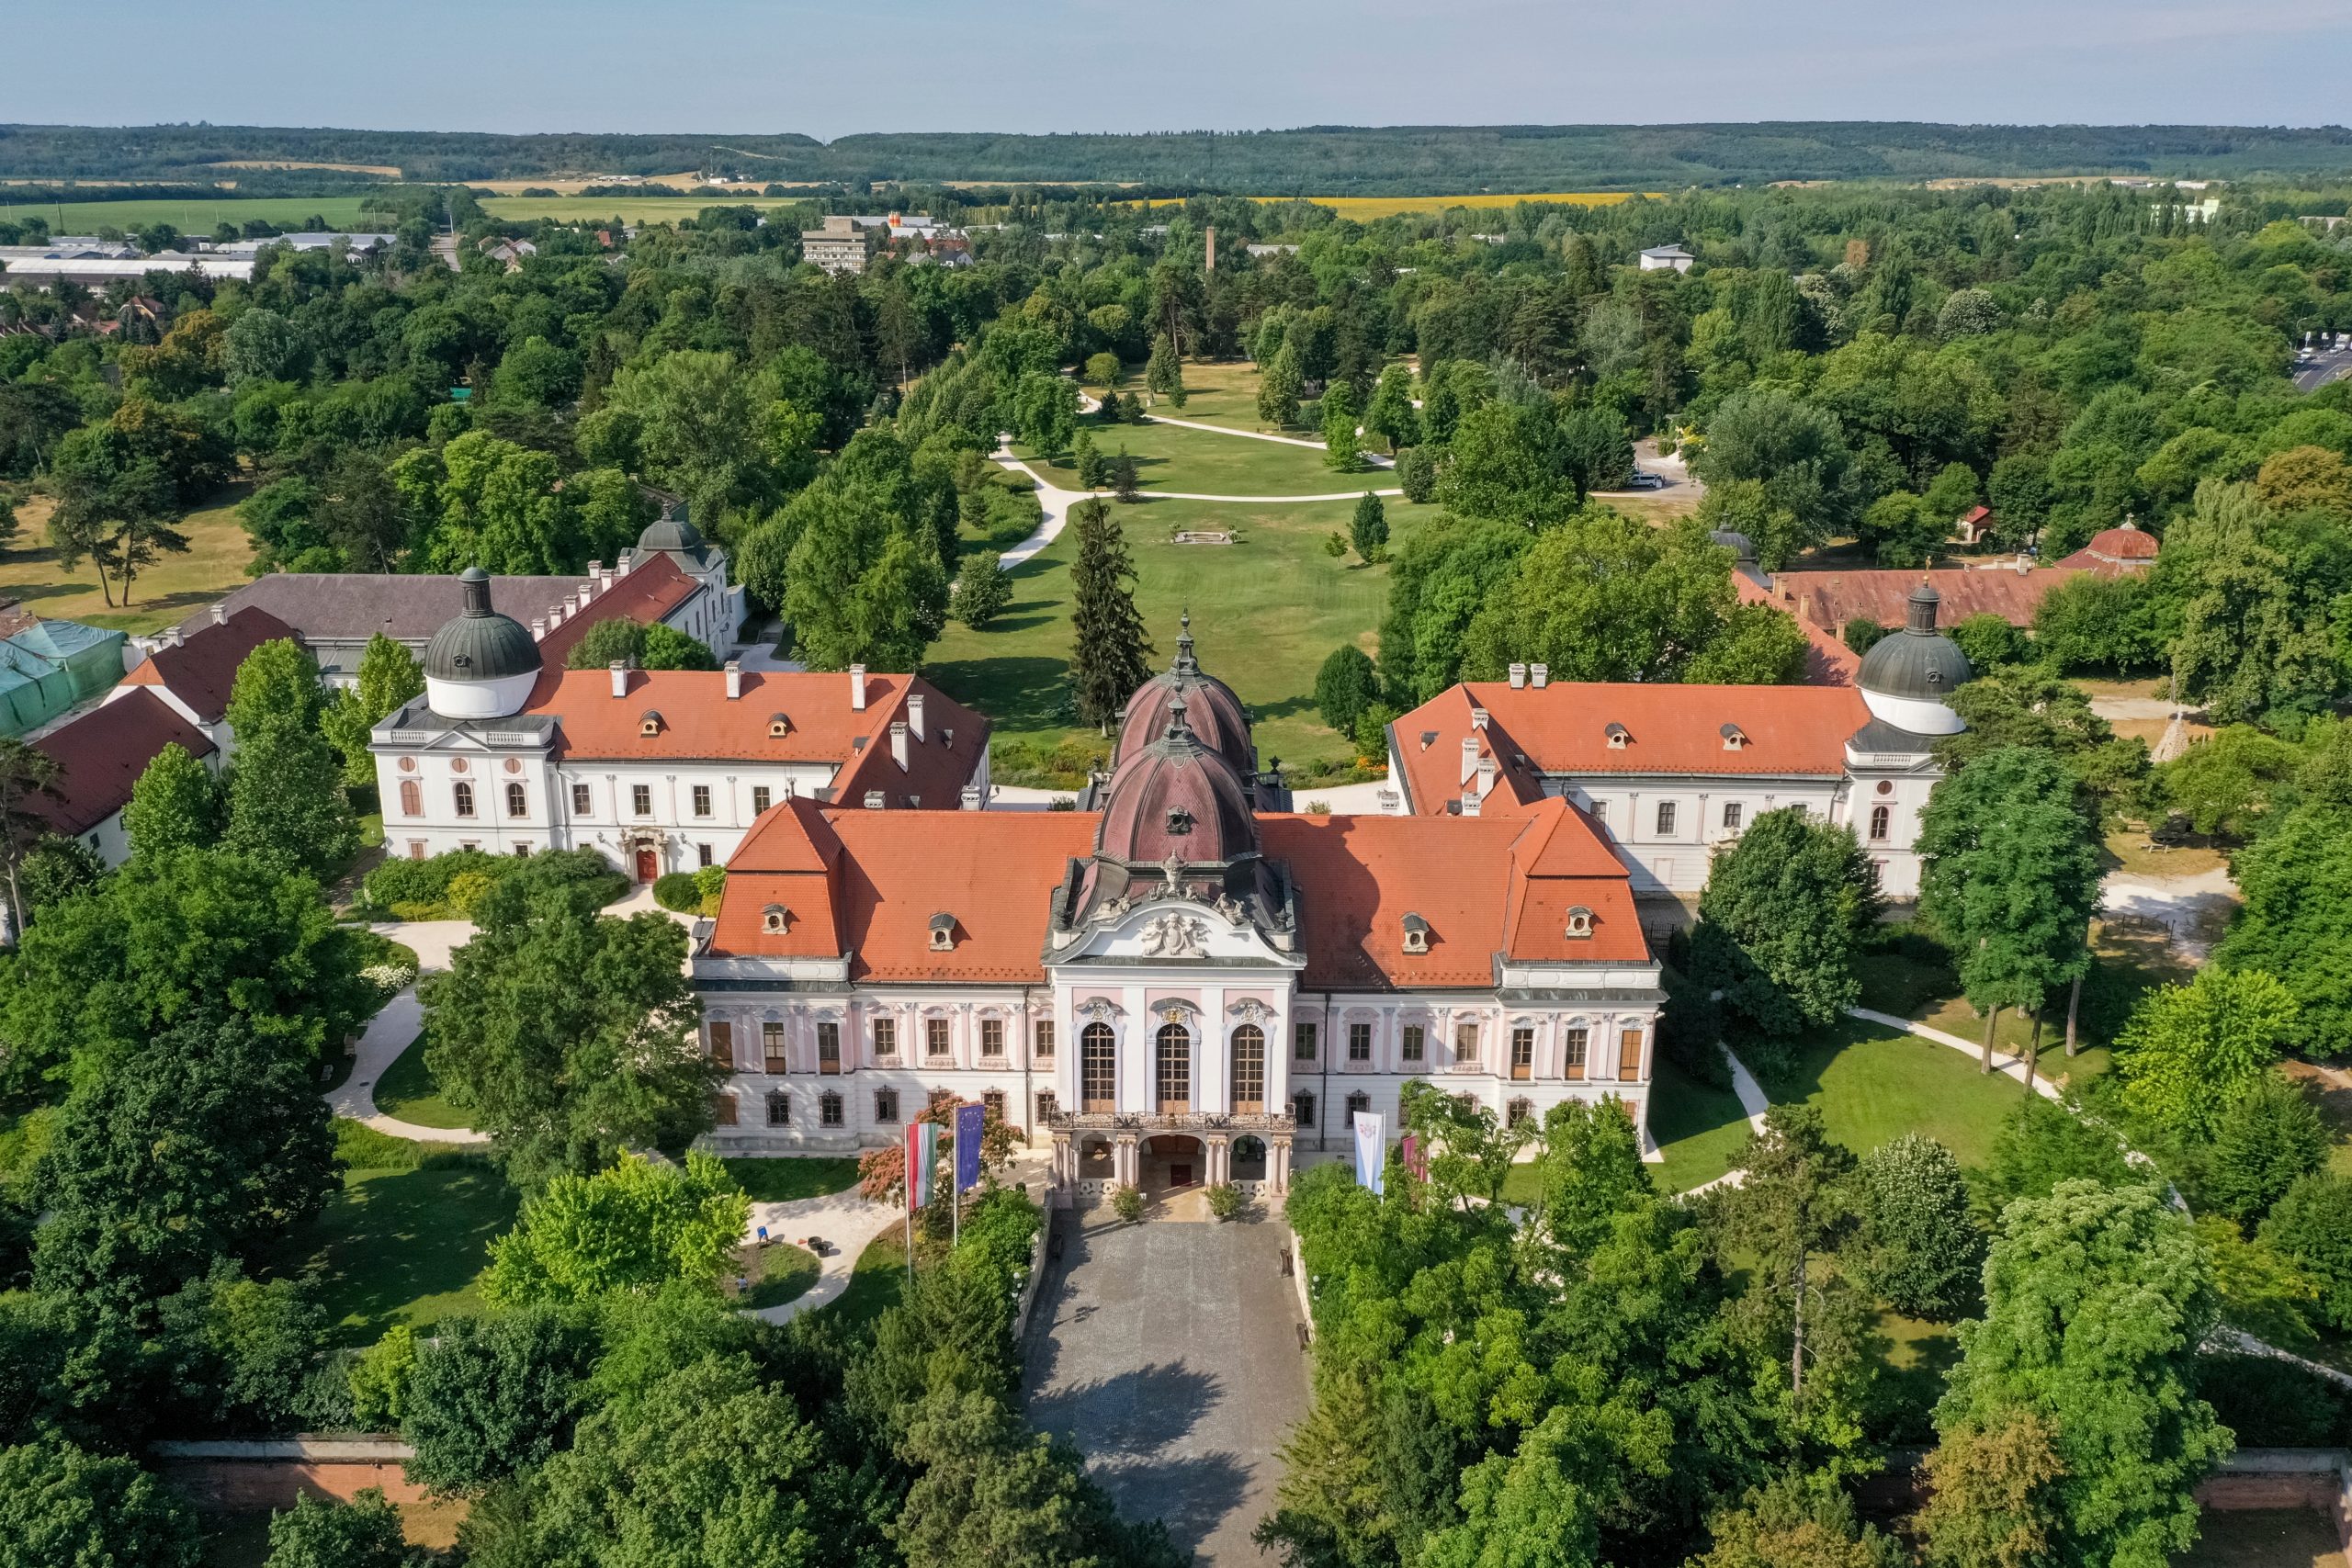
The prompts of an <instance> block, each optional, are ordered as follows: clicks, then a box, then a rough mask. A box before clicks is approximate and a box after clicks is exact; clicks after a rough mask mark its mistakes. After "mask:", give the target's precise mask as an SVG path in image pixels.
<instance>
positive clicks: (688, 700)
mask: <svg viewBox="0 0 2352 1568" xmlns="http://www.w3.org/2000/svg"><path fill="white" fill-rule="evenodd" d="M631 575H632V576H633V575H635V574H634V573H632V574H631ZM614 592H619V590H617V589H616V590H615V591H614ZM556 675H557V678H556V679H555V680H554V681H553V682H546V683H543V684H542V686H541V688H540V690H539V691H537V692H536V693H535V694H533V695H532V698H531V701H530V703H529V705H528V706H527V707H526V710H525V711H526V712H529V713H537V714H545V715H548V716H552V717H554V718H555V719H556V720H557V721H558V722H559V724H560V726H561V729H562V736H563V740H562V750H563V754H564V755H565V756H567V757H569V758H571V759H573V760H575V761H581V760H598V761H644V760H648V759H655V758H677V759H682V760H683V759H692V760H695V761H765V762H835V763H841V764H842V767H841V771H840V772H839V773H837V774H836V775H835V776H834V780H833V785H832V787H833V792H834V793H833V798H834V799H835V800H838V801H842V802H843V803H845V804H848V805H853V806H861V805H863V804H864V802H865V792H866V791H868V790H876V789H878V790H881V791H883V792H884V793H885V794H886V795H888V796H889V801H888V804H889V805H890V807H892V808H893V809H898V808H902V807H907V806H909V805H910V804H912V802H913V801H914V800H915V799H917V798H920V800H921V801H922V805H923V807H925V808H927V809H930V808H939V807H956V805H958V804H959V801H960V796H961V795H962V792H963V788H964V785H965V784H967V783H969V782H970V781H971V778H972V775H973V773H976V772H977V771H978V768H979V765H980V759H981V758H982V757H983V756H985V755H986V754H987V751H988V743H989V721H988V720H987V719H985V718H983V717H981V716H979V715H978V714H977V713H974V712H973V711H972V710H971V709H969V708H967V707H966V706H964V705H962V704H961V703H958V702H956V701H954V700H952V699H950V698H949V697H947V696H945V695H944V694H942V693H941V692H940V691H939V690H938V689H937V688H935V687H933V685H932V684H931V683H930V682H927V681H924V680H922V678H920V677H918V676H909V675H868V676H867V677H866V678H865V691H866V697H865V709H864V711H862V712H861V711H858V710H856V709H854V708H852V707H851V706H850V687H849V682H850V678H849V676H847V675H846V674H839V673H836V674H817V673H813V672H799V673H789V674H786V673H766V674H763V673H758V672H746V673H745V674H744V675H743V677H742V682H743V685H742V692H743V694H742V695H741V696H740V697H734V698H731V699H730V698H729V696H728V695H727V676H726V673H725V672H724V671H716V670H632V671H628V690H627V694H626V695H623V696H619V697H616V696H614V695H613V687H612V672H611V671H609V670H565V671H557V672H556ZM914 696H920V697H922V701H923V724H922V738H921V739H917V738H916V737H915V735H914V734H913V732H912V727H911V724H910V728H909V733H908V736H907V766H906V768H905V770H904V771H901V770H900V769H899V766H898V764H897V762H896V761H894V759H893V758H892V755H891V750H890V726H891V725H892V724H893V723H894V722H896V721H899V720H903V719H906V718H907V717H908V709H909V699H910V697H914ZM779 714H780V715H782V716H784V719H785V722H786V732H785V733H784V734H783V735H781V736H771V735H770V734H769V733H768V728H769V721H770V720H771V719H772V718H774V717H775V716H777V715H779ZM649 715H658V716H659V718H660V725H659V728H657V729H656V730H655V732H654V733H653V734H651V735H647V734H644V733H642V729H643V726H644V723H645V721H646V719H647V717H648V716H649Z"/></svg>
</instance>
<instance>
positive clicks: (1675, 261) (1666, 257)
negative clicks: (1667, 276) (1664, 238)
mask: <svg viewBox="0 0 2352 1568" xmlns="http://www.w3.org/2000/svg"><path fill="white" fill-rule="evenodd" d="M1698 259H1699V258H1698V257H1697V256H1694V255H1692V254H1691V253H1690V252H1689V251H1686V250H1684V249H1683V248H1682V247H1681V246H1680V245H1655V246H1652V247H1651V248H1650V249H1648V250H1646V251H1644V252H1643V253H1642V254H1641V257H1640V260H1641V267H1642V270H1643V271H1644V272H1666V271H1668V270H1669V269H1670V270H1672V271H1675V272H1689V271H1690V270H1691V263H1692V262H1695V261H1697V260H1698Z"/></svg>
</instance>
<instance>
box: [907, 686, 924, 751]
mask: <svg viewBox="0 0 2352 1568" xmlns="http://www.w3.org/2000/svg"><path fill="white" fill-rule="evenodd" d="M907 728H909V729H910V730H912V731H913V732H914V737H915V739H917V740H921V739H922V693H921V692H909V693H908V694H907Z"/></svg>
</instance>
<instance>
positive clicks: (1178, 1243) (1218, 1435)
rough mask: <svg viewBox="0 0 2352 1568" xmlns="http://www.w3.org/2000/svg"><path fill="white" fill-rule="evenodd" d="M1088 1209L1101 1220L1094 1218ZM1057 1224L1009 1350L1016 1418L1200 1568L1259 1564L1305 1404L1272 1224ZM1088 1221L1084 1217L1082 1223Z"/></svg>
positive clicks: (1290, 1292)
mask: <svg viewBox="0 0 2352 1568" xmlns="http://www.w3.org/2000/svg"><path fill="white" fill-rule="evenodd" d="M1095 1213H1103V1212H1102V1211H1096V1212H1095ZM1080 1217H1081V1216H1077V1215H1072V1214H1069V1213H1062V1214H1058V1215H1057V1216H1056V1218H1057V1222H1058V1223H1059V1224H1060V1225H1061V1226H1062V1227H1063V1236H1064V1246H1063V1251H1062V1257H1061V1259H1060V1261H1059V1262H1057V1263H1052V1264H1049V1265H1048V1266H1047V1267H1048V1269H1050V1270H1051V1272H1050V1273H1049V1274H1048V1276H1047V1278H1046V1282H1045V1284H1044V1286H1043V1287H1042V1289H1041V1292H1040V1294H1039V1297H1038V1302H1037V1308H1036V1314H1035V1317H1034V1318H1033V1319H1032V1320H1031V1322H1030V1325H1029V1337H1028V1341H1027V1343H1026V1345H1025V1346H1024V1347H1023V1348H1024V1350H1025V1353H1026V1356H1027V1371H1026V1375H1025V1382H1026V1389H1027V1393H1028V1402H1029V1415H1030V1418H1031V1419H1032V1420H1034V1421H1035V1423H1036V1424H1037V1425H1038V1426H1039V1427H1044V1428H1045V1429H1046V1430H1047V1431H1051V1432H1055V1433H1057V1434H1060V1435H1062V1436H1066V1437H1068V1438H1070V1439H1071V1440H1072V1441H1073V1442H1075V1443H1076V1444H1077V1445H1078V1446H1079V1447H1080V1449H1081V1450H1084V1451H1085V1454H1086V1457H1087V1468H1088V1470H1089V1471H1090V1472H1091V1473H1092V1474H1093V1475H1094V1476H1095V1477H1096V1478H1097V1479H1098V1480H1100V1481H1101V1482H1102V1483H1103V1485H1105V1486H1106V1487H1108V1488H1109V1489H1110V1491H1111V1493H1112V1495H1114V1497H1116V1498H1117V1499H1118V1503H1119V1506H1120V1509H1121V1510H1122V1511H1123V1512H1125V1514H1126V1515H1127V1516H1128V1517H1132V1518H1150V1517H1155V1516H1156V1517H1159V1518H1162V1519H1164V1520H1166V1521H1167V1523H1168V1529H1169V1533H1170V1535H1172V1536H1173V1537H1174V1538H1175V1540H1176V1544H1177V1545H1178V1546H1179V1547H1180V1548H1182V1549H1184V1550H1187V1551H1195V1552H1197V1553H1198V1554H1199V1556H1200V1559H1201V1561H1202V1562H1207V1563H1217V1564H1235V1563H1245V1564H1254V1563H1259V1562H1271V1561H1272V1558H1271V1557H1269V1556H1268V1555H1267V1554H1265V1553H1263V1552H1261V1551H1259V1550H1258V1548H1257V1547H1256V1545H1254V1544H1253V1543H1252V1542H1251V1541H1250V1531H1251V1530H1252V1529H1256V1528H1257V1524H1258V1521H1259V1520H1260V1519H1261V1518H1263V1517H1265V1516H1266V1515H1267V1514H1268V1513H1270V1512H1272V1508H1273V1504H1274V1484H1275V1483H1276V1482H1277V1481H1278V1480H1279V1479H1280V1477H1281V1474H1282V1461H1280V1460H1279V1459H1277V1458H1276V1457H1275V1455H1274V1450H1276V1449H1277V1448H1279V1447H1280V1446H1281V1445H1282V1443H1283V1439H1284V1438H1286V1437H1287V1436H1288V1435H1289V1432H1290V1427H1291V1424H1292V1423H1293V1422H1295V1421H1296V1420H1297V1419H1298V1418H1299V1416H1302V1415H1304V1414H1305V1413H1306V1404H1307V1377H1306V1356H1305V1355H1303V1354H1302V1353H1301V1352H1300V1350H1299V1348H1298V1322H1299V1312H1298V1297H1297V1295H1296V1290H1295V1285H1294V1284H1293V1282H1292V1281H1291V1280H1288V1279H1286V1278H1284V1277H1283V1272H1282V1248H1283V1240H1284V1238H1285V1236H1286V1235H1287V1232H1286V1231H1285V1229H1284V1228H1283V1226H1281V1225H1279V1224H1222V1225H1219V1224H1183V1223H1180V1222H1173V1221H1166V1220H1160V1221H1147V1222H1146V1223H1144V1224H1136V1225H1121V1224H1115V1223H1113V1222H1110V1221H1109V1220H1108V1218H1107V1214H1106V1215H1105V1217H1104V1219H1103V1221H1102V1222H1100V1223H1098V1224H1097V1225H1096V1227H1095V1228H1094V1229H1092V1230H1091V1232H1090V1231H1082V1230H1081V1229H1080V1225H1079V1224H1078V1223H1077V1222H1078V1220H1079V1219H1080ZM1084 1217H1086V1218H1091V1215H1089V1216H1084Z"/></svg>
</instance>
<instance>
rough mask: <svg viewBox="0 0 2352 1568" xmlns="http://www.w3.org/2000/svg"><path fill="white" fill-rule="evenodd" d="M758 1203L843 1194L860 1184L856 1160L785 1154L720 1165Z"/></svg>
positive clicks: (726, 1161) (723, 1162) (737, 1160)
mask: <svg viewBox="0 0 2352 1568" xmlns="http://www.w3.org/2000/svg"><path fill="white" fill-rule="evenodd" d="M721 1163H722V1164H724V1165H725V1166H726V1167H727V1174H728V1175H729V1176H731V1177H733V1178H734V1179H735V1180H736V1183H737V1185H739V1186H741V1188H742V1189H743V1190H744V1191H746V1192H748V1193H750V1194H751V1195H752V1201H753V1202H755V1203H788V1202H790V1201H793V1200H794V1199H796V1198H818V1197H822V1196H823V1195H824V1194H826V1193H828V1192H844V1191H847V1190H849V1189H850V1188H853V1187H854V1186H856V1185H857V1161H855V1160H854V1159H845V1158H842V1157H840V1156H832V1155H785V1156H778V1157H776V1158H774V1159H730V1160H725V1161H722V1162H721Z"/></svg>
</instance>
